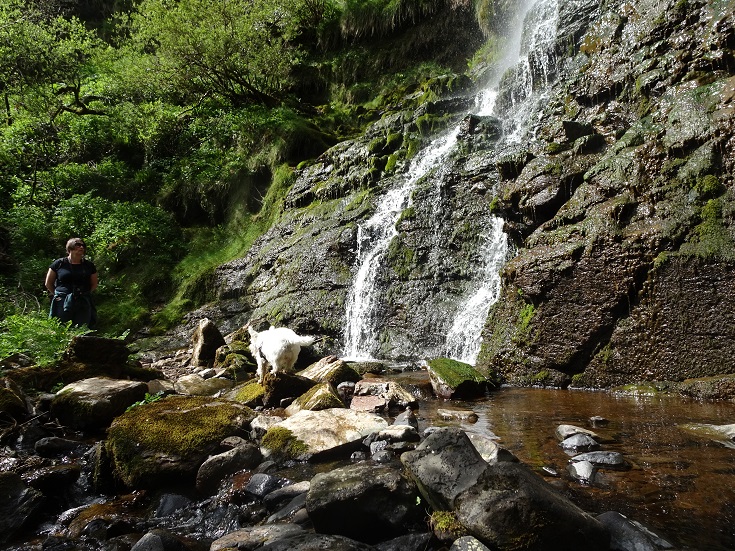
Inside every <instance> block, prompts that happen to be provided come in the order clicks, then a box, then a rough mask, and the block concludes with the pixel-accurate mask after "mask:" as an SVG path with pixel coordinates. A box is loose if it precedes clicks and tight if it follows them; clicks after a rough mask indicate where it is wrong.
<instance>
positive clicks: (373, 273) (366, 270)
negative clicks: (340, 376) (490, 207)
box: [344, 130, 457, 359]
mask: <svg viewBox="0 0 735 551" xmlns="http://www.w3.org/2000/svg"><path fill="white" fill-rule="evenodd" d="M456 140H457V130H455V131H454V132H452V133H450V134H448V135H445V136H442V137H441V138H439V139H437V140H435V141H434V142H433V143H432V144H431V145H432V146H431V147H428V148H426V149H424V150H422V151H421V152H420V153H419V155H418V156H417V157H416V159H415V160H414V162H413V163H412V165H411V168H410V170H409V171H408V175H409V176H408V178H407V179H406V180H405V182H404V183H403V184H402V185H401V186H399V187H397V188H394V189H392V190H390V191H389V192H388V193H386V194H385V195H383V197H382V198H381V200H380V202H379V203H378V205H377V207H376V209H375V213H374V214H373V215H372V216H371V217H370V218H369V219H368V220H367V221H366V222H364V223H362V224H360V226H359V227H358V228H357V264H358V266H359V269H358V271H357V276H356V277H355V282H354V284H353V286H352V291H351V293H350V296H349V298H348V300H347V328H346V331H345V347H344V355H345V356H346V357H347V358H351V359H369V358H371V357H372V356H371V350H372V348H373V347H372V344H373V343H374V342H375V340H376V334H377V331H376V328H375V323H374V322H375V308H376V305H377V300H378V297H377V292H376V285H375V282H376V278H377V275H378V271H379V270H380V267H381V265H382V260H383V258H384V257H385V254H386V252H387V251H388V246H389V245H390V242H391V240H392V239H393V238H394V237H395V236H396V235H397V234H398V232H397V231H396V222H397V221H398V218H399V216H400V215H401V213H402V212H403V211H404V209H406V207H408V206H409V204H410V199H411V190H413V188H414V186H415V185H416V182H417V181H418V180H419V179H420V178H421V177H422V176H424V175H425V174H426V173H428V172H429V171H430V170H431V169H432V168H434V167H435V166H437V165H438V164H439V163H440V162H441V161H442V160H443V159H444V157H445V156H446V154H447V152H448V151H449V150H450V149H451V148H452V147H453V146H454V144H455V143H456Z"/></svg>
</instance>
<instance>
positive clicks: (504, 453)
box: [467, 432, 518, 463]
mask: <svg viewBox="0 0 735 551" xmlns="http://www.w3.org/2000/svg"><path fill="white" fill-rule="evenodd" d="M467 436H468V437H469V439H470V442H472V445H473V446H475V449H476V450H477V451H478V452H480V455H481V456H482V458H483V459H484V460H485V461H487V462H488V463H497V462H498V461H511V462H517V461H518V458H517V457H516V456H515V455H513V452H511V451H510V450H507V449H505V448H503V447H501V446H499V445H498V443H497V442H496V441H495V440H494V439H493V438H490V437H488V436H483V435H481V434H477V433H475V432H468V433H467Z"/></svg>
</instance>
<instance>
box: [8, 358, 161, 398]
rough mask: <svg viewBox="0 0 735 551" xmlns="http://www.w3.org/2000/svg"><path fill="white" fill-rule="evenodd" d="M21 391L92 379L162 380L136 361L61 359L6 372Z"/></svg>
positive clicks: (44, 388) (46, 388)
mask: <svg viewBox="0 0 735 551" xmlns="http://www.w3.org/2000/svg"><path fill="white" fill-rule="evenodd" d="M6 376H7V377H8V379H11V380H13V381H14V382H15V383H17V384H18V385H19V386H20V387H21V388H23V389H24V390H26V391H28V390H29V389H34V390H44V391H50V390H51V389H52V388H54V387H58V386H59V385H60V384H61V385H67V384H70V383H74V382H76V381H81V380H82V379H91V378H92V377H111V378H115V379H122V378H128V379H133V380H135V381H152V380H154V379H163V378H164V377H163V373H161V372H160V371H159V370H157V369H151V368H144V367H141V366H140V364H138V363H136V362H129V363H127V364H88V363H83V362H77V361H70V360H62V361H61V362H59V363H57V364H54V365H51V366H44V367H40V366H30V367H22V368H18V369H13V370H12V371H9V372H7V373H6Z"/></svg>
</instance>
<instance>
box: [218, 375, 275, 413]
mask: <svg viewBox="0 0 735 551" xmlns="http://www.w3.org/2000/svg"><path fill="white" fill-rule="evenodd" d="M264 396H265V389H264V388H263V386H262V385H261V384H259V383H258V381H256V380H255V379H250V380H249V381H246V382H245V383H242V384H239V385H237V386H235V388H233V389H232V390H229V391H227V392H225V393H224V395H223V397H224V398H227V399H228V400H233V401H235V402H240V403H241V404H245V405H246V406H248V407H251V408H254V407H257V406H262V405H263V397H264Z"/></svg>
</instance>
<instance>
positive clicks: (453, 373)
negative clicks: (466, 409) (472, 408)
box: [428, 358, 491, 398]
mask: <svg viewBox="0 0 735 551" xmlns="http://www.w3.org/2000/svg"><path fill="white" fill-rule="evenodd" d="M428 371H429V378H430V380H431V386H432V388H433V389H434V393H435V394H436V395H437V396H439V397H440V398H473V397H477V396H483V395H484V394H485V391H486V390H487V387H488V385H489V384H491V383H490V381H489V380H488V379H487V378H486V377H485V376H484V375H483V374H482V373H480V372H479V371H477V370H476V369H475V368H474V367H472V366H471V365H470V364H467V363H464V362H460V361H457V360H452V359H449V358H434V359H433V360H429V364H428Z"/></svg>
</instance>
